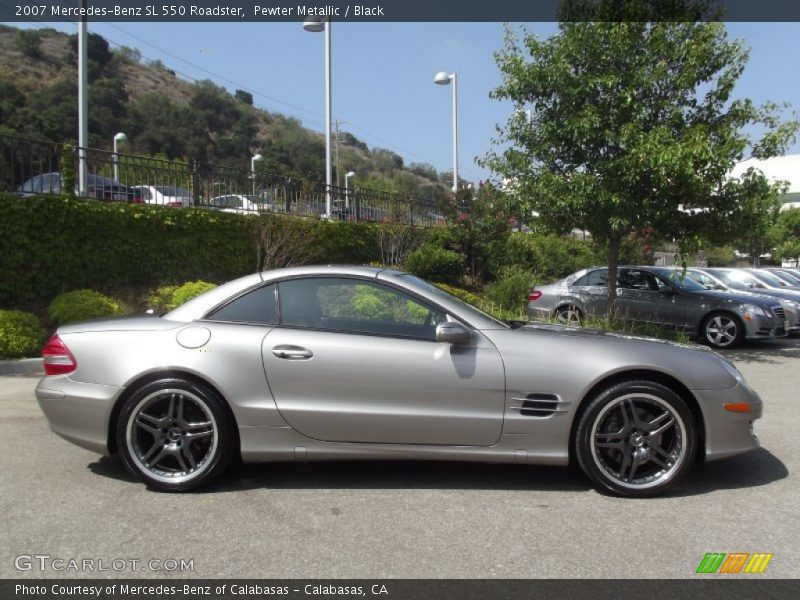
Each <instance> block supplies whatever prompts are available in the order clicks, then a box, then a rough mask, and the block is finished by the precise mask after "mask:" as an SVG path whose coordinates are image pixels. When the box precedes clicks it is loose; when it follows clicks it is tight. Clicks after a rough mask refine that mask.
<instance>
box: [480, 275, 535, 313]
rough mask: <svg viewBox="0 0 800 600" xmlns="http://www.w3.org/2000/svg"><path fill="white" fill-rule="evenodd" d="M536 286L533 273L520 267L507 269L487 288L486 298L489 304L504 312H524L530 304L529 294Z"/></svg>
mask: <svg viewBox="0 0 800 600" xmlns="http://www.w3.org/2000/svg"><path fill="white" fill-rule="evenodd" d="M534 285H536V277H535V275H534V274H533V272H532V271H529V270H527V269H525V268H524V267H520V266H510V267H505V268H503V270H502V271H501V272H500V276H499V277H498V278H497V279H495V280H494V281H493V282H492V283H490V284H489V285H488V286H487V287H486V292H485V294H484V295H485V296H486V299H487V300H489V302H491V303H493V304H497V305H498V306H499V307H500V308H502V309H503V310H509V311H524V309H525V305H526V304H527V302H528V292H530V290H531V288H532V287H533V286H534Z"/></svg>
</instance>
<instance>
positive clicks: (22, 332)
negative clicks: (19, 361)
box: [0, 310, 45, 358]
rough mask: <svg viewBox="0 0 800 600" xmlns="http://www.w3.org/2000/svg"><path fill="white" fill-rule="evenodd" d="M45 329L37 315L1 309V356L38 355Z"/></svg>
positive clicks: (22, 356)
mask: <svg viewBox="0 0 800 600" xmlns="http://www.w3.org/2000/svg"><path fill="white" fill-rule="evenodd" d="M44 336H45V331H44V327H42V324H41V323H40V322H39V319H38V317H37V316H36V315H34V314H32V313H28V312H23V311H21V310H0V358H24V357H27V356H36V355H37V354H38V353H39V351H40V350H41V349H42V342H43V341H44Z"/></svg>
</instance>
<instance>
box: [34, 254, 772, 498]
mask: <svg viewBox="0 0 800 600" xmlns="http://www.w3.org/2000/svg"><path fill="white" fill-rule="evenodd" d="M43 354H44V364H45V373H46V375H45V377H44V378H43V379H42V380H41V382H40V383H39V385H38V387H37V389H36V397H37V398H38V401H39V404H40V406H41V408H42V410H43V411H44V413H45V415H46V416H47V419H48V421H49V423H50V426H51V428H52V429H53V431H54V432H56V433H57V434H58V435H60V436H62V437H63V438H65V439H67V440H69V441H71V442H73V443H75V444H78V445H79V446H82V447H84V448H88V449H90V450H93V451H96V452H99V453H102V454H111V453H115V452H118V453H119V454H120V456H121V458H122V461H123V463H124V464H125V466H126V467H127V468H128V469H129V470H130V472H131V473H132V474H133V475H135V476H136V477H138V478H139V479H141V480H142V481H143V482H145V483H146V484H147V485H149V486H150V487H151V488H153V489H157V490H164V491H183V490H189V489H193V488H196V487H198V486H201V485H204V484H206V483H208V482H209V481H211V480H212V479H213V478H215V477H216V476H218V475H219V474H220V473H222V472H223V471H224V470H225V468H226V467H227V466H228V464H229V463H230V462H231V461H232V460H233V459H234V458H235V457H237V456H238V457H241V458H242V459H243V460H244V461H246V462H254V461H309V460H341V459H348V460H349V459H381V460H387V459H426V460H466V461H487V462H509V463H520V464H548V465H567V464H568V463H569V462H570V461H571V460H573V461H577V463H578V464H579V465H580V466H581V467H582V469H583V470H584V471H585V473H586V475H587V476H588V477H589V478H590V479H591V480H592V481H593V482H594V484H595V485H596V486H597V487H598V488H599V489H601V490H603V491H606V492H609V493H614V494H619V495H624V496H649V495H653V494H657V493H661V492H664V491H665V490H667V489H669V488H671V487H672V486H674V485H676V484H678V483H679V482H680V481H681V480H682V479H683V478H684V477H685V476H686V475H687V473H688V472H689V470H690V469H691V467H692V465H693V464H694V462H695V458H696V457H700V458H704V459H707V460H715V459H719V458H724V457H727V456H732V455H735V454H739V453H741V452H745V451H747V450H750V449H752V448H755V447H757V446H758V441H757V439H756V437H755V436H754V434H753V423H754V421H755V420H756V419H758V418H759V417H760V416H761V412H762V404H761V400H760V399H759V397H758V395H757V394H756V393H755V392H754V391H753V390H752V389H751V388H750V387H749V386H748V385H747V383H746V382H745V380H744V379H743V377H742V375H741V374H740V373H739V372H738V371H737V370H736V368H735V367H734V366H733V365H732V364H731V363H730V362H728V361H727V360H726V359H724V358H722V357H720V356H718V355H717V354H715V353H713V352H710V351H708V350H704V349H699V348H692V347H687V346H681V345H678V344H672V343H667V342H659V341H656V340H648V339H634V338H631V337H628V336H621V335H613V334H601V333H597V332H586V331H581V330H576V329H572V328H566V327H562V326H558V325H540V326H523V327H518V326H517V327H511V326H509V325H506V324H504V323H502V322H500V321H497V320H495V319H494V318H492V317H490V316H488V315H486V314H484V313H482V312H481V311H480V310H478V309H476V308H474V307H472V306H470V305H468V304H465V303H463V302H461V301H460V300H457V299H456V298H454V297H453V296H450V295H449V294H447V293H445V292H443V291H442V290H440V289H439V288H437V287H435V286H433V285H430V284H428V283H426V282H424V281H422V280H420V279H417V278H416V277H413V276H411V275H408V274H405V273H401V272H397V271H391V270H384V269H379V268H366V267H303V268H294V269H285V270H278V271H271V272H264V273H259V274H255V275H251V276H248V277H244V278H242V279H238V280H236V281H233V282H230V283H228V284H226V285H223V286H221V287H219V288H216V289H214V290H212V291H210V292H207V293H206V294H204V295H202V296H200V297H198V298H196V299H194V300H192V301H190V302H188V303H186V304H185V305H183V306H181V307H179V308H177V309H176V310H174V311H172V312H170V313H168V314H166V315H164V316H162V317H159V316H149V317H135V318H126V319H125V318H123V319H117V320H108V321H95V322H89V323H83V324H74V325H68V326H64V327H61V328H60V329H59V330H58V331H57V332H56V335H55V336H53V338H51V339H50V340H49V341H48V342H47V344H46V345H45V348H44V351H43ZM567 365H568V368H566V366H567Z"/></svg>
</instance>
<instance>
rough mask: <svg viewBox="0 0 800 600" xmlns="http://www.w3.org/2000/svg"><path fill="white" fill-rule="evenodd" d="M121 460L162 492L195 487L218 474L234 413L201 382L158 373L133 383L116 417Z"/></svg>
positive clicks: (230, 449) (229, 445)
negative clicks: (149, 379)
mask: <svg viewBox="0 0 800 600" xmlns="http://www.w3.org/2000/svg"><path fill="white" fill-rule="evenodd" d="M116 433H117V447H118V448H119V451H120V456H121V458H122V462H123V463H125V467H127V469H128V471H130V472H131V473H132V474H133V475H134V476H135V477H136V478H137V479H140V480H141V481H143V482H144V483H146V484H147V485H148V486H149V487H150V488H152V489H155V490H159V491H163V492H185V491H188V490H193V489H196V488H199V487H201V486H203V485H205V484H207V483H209V482H210V481H211V480H213V479H214V478H215V477H217V476H219V475H220V474H221V473H222V472H223V471H224V470H225V469H226V468H227V466H228V465H229V464H230V462H231V459H232V458H233V455H234V453H235V440H236V435H235V429H234V423H233V419H232V418H231V417H230V416H229V414H228V410H227V407H226V406H225V405H224V404H223V401H222V400H221V399H220V398H219V396H218V395H217V394H216V392H214V390H212V389H211V388H209V387H208V386H206V385H202V384H198V383H194V382H191V381H186V380H183V379H174V378H169V379H161V380H159V381H154V382H152V383H148V384H146V385H144V386H143V387H141V388H139V389H137V390H136V391H135V392H134V393H133V394H131V396H130V397H128V399H127V400H125V403H124V404H123V406H122V409H121V411H120V416H119V419H118V420H117V432H116Z"/></svg>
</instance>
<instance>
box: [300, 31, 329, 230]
mask: <svg viewBox="0 0 800 600" xmlns="http://www.w3.org/2000/svg"><path fill="white" fill-rule="evenodd" d="M303 29H305V30H306V31H310V32H312V33H319V32H321V31H324V32H325V218H326V219H330V218H331V186H332V185H333V167H332V161H331V21H330V19H328V18H317V19H308V20H307V21H306V22H305V23H303Z"/></svg>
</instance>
